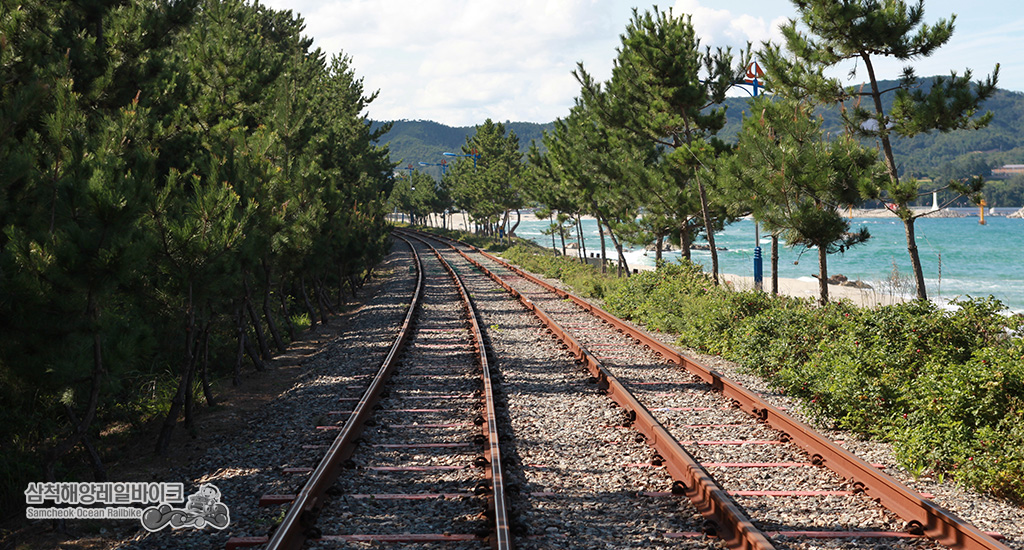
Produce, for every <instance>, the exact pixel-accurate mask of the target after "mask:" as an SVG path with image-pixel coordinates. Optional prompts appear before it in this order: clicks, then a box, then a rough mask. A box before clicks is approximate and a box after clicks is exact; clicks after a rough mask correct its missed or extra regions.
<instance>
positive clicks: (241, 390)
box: [0, 273, 382, 550]
mask: <svg viewBox="0 0 1024 550" xmlns="http://www.w3.org/2000/svg"><path fill="white" fill-rule="evenodd" d="M375 275H377V276H375V277H374V278H372V279H371V280H370V282H368V283H367V284H366V285H364V286H363V287H362V288H361V289H359V291H358V293H357V297H356V298H355V300H354V301H351V302H349V303H348V304H347V305H346V307H345V311H344V312H342V313H339V314H338V315H336V316H334V317H333V318H331V319H330V320H329V322H328V324H327V325H317V327H316V328H313V329H310V330H307V331H306V332H305V333H303V334H301V335H300V336H299V338H298V340H296V341H295V342H292V344H291V345H290V346H289V347H288V350H287V351H286V352H285V353H284V354H281V355H278V356H276V357H275V358H274V359H273V360H272V361H268V362H267V367H268V368H267V369H266V370H265V371H263V372H255V371H252V370H250V371H246V372H245V373H244V374H245V375H244V377H243V379H242V383H241V384H240V385H239V386H237V387H235V386H232V385H231V383H230V381H222V383H221V384H220V385H219V389H218V391H217V392H216V394H215V396H214V399H215V400H216V405H215V406H213V407H205V406H199V407H197V408H196V421H195V428H196V429H195V430H193V431H192V433H191V434H190V433H188V431H187V430H185V428H184V427H183V426H182V425H181V424H180V423H179V425H178V426H177V428H176V429H175V430H174V437H173V440H172V442H171V445H170V448H171V449H174V451H173V452H172V453H169V454H168V456H163V457H160V456H156V455H155V454H154V452H153V447H154V445H155V443H156V436H157V434H158V433H159V430H160V424H161V423H162V421H163V419H162V418H161V419H158V420H157V421H154V422H153V423H152V425H150V426H147V427H146V428H145V429H144V430H139V431H138V432H137V433H134V434H131V436H130V438H129V440H128V441H127V443H126V444H125V451H124V455H125V456H122V457H121V458H120V459H119V460H117V461H116V462H113V463H111V464H107V465H106V466H107V474H108V478H109V479H110V480H111V481H164V476H165V475H166V473H167V471H168V470H169V469H170V468H171V467H172V466H175V465H179V464H183V463H188V462H190V461H193V460H195V459H197V458H199V457H200V456H202V454H203V453H204V452H205V451H206V449H207V448H208V447H209V446H211V442H212V441H215V440H217V438H218V436H221V435H224V434H228V433H234V432H238V431H240V430H243V429H245V428H246V427H247V425H248V424H247V422H248V418H250V417H251V416H252V415H251V413H252V412H253V411H256V410H257V409H259V408H260V407H262V406H263V405H264V404H266V403H268V402H269V401H271V400H272V399H274V398H275V397H277V396H278V395H280V394H281V393H283V392H285V391H286V390H288V389H289V388H291V387H292V385H293V384H294V383H295V381H296V379H297V377H298V376H300V375H301V374H302V372H303V370H304V369H303V364H304V363H305V361H306V360H307V359H308V358H310V357H312V356H313V355H315V354H316V353H317V352H318V351H320V350H321V349H322V348H323V347H324V346H326V345H327V344H328V343H329V342H331V341H333V340H335V339H336V338H337V337H338V336H339V335H340V334H342V333H343V331H344V330H345V329H346V327H347V326H348V322H349V319H350V318H351V316H352V315H353V314H354V313H356V312H357V311H359V309H360V308H361V307H362V306H363V304H364V303H365V302H366V301H367V300H368V299H369V298H370V297H372V296H373V295H374V294H375V293H376V292H377V290H378V289H379V288H380V285H381V283H382V280H381V279H380V277H379V275H380V274H378V273H375ZM88 479H89V477H87V476H86V477H85V478H84V480H88ZM138 527H139V526H138V522H137V521H134V520H132V521H128V520H123V521H122V520H118V521H96V520H71V521H68V522H67V523H66V527H65V530H64V532H60V531H59V530H58V529H57V526H56V522H55V521H49V520H34V521H31V522H30V521H29V520H26V519H24V518H14V519H11V520H7V521H5V522H3V524H2V525H0V550H37V549H38V550H43V549H59V550H109V549H112V548H117V547H118V546H119V545H120V544H121V543H122V542H123V540H124V539H125V538H126V537H129V536H131V535H132V534H134V533H136V532H138Z"/></svg>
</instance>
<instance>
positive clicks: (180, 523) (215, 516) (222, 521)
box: [140, 483, 231, 532]
mask: <svg viewBox="0 0 1024 550" xmlns="http://www.w3.org/2000/svg"><path fill="white" fill-rule="evenodd" d="M140 519H141V521H142V526H143V527H145V528H146V530H147V531H151V532H155V531H159V530H161V529H163V528H164V527H167V526H168V525H170V526H171V528H172V529H183V528H185V527H191V528H193V529H202V528H204V527H206V526H210V527H213V528H214V529H224V528H225V527H227V526H228V523H229V522H230V521H231V514H230V511H229V510H228V507H227V506H226V505H225V504H224V503H222V502H221V501H220V489H218V488H217V486H216V485H213V484H211V483H204V484H202V485H200V486H199V490H198V491H196V492H195V493H194V494H191V495H189V497H188V504H186V505H185V508H183V509H179V508H174V507H173V506H171V505H170V504H168V503H167V502H163V503H161V504H160V505H159V506H151V507H149V508H146V510H145V511H143V512H142V518H140Z"/></svg>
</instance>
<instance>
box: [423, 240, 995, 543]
mask: <svg viewBox="0 0 1024 550" xmlns="http://www.w3.org/2000/svg"><path fill="white" fill-rule="evenodd" d="M432 237H436V236H433V235H432ZM439 240H442V241H448V244H449V246H451V247H452V248H453V249H455V250H456V251H458V252H459V253H460V254H462V255H463V256H465V257H466V258H467V259H468V255H466V254H465V252H463V251H462V250H459V249H458V248H457V247H456V246H455V243H456V242H457V241H451V240H450V239H445V238H439ZM458 244H460V245H462V246H465V247H468V248H470V249H472V250H474V251H475V252H477V253H479V254H480V255H482V256H484V257H485V258H488V259H490V260H491V261H494V262H496V263H498V264H499V265H501V266H503V267H505V268H507V269H509V270H511V271H512V272H514V273H516V274H517V275H519V276H520V277H523V278H524V279H526V280H528V281H530V282H532V283H534V284H537V285H540V286H542V287H544V288H546V289H547V290H549V291H551V292H554V293H555V294H556V295H558V296H559V297H560V298H563V299H569V300H572V301H573V302H574V303H576V305H578V306H579V307H581V308H583V309H584V310H586V311H588V312H590V313H592V314H593V315H595V316H597V317H598V318H600V319H602V320H604V321H605V322H607V323H609V324H611V325H612V326H614V327H615V328H616V330H619V331H621V332H623V333H626V334H628V335H629V336H631V337H633V338H634V339H636V340H639V341H640V342H641V343H642V344H644V345H645V346H648V347H650V348H651V349H652V350H654V351H655V353H658V354H660V355H661V356H662V357H664V358H665V359H666V360H667V361H669V362H671V363H675V364H677V365H679V366H681V367H683V368H684V369H685V370H687V371H688V372H690V373H692V374H694V375H696V376H698V377H700V378H701V379H702V380H704V381H705V382H707V383H708V384H710V385H711V386H712V387H713V388H714V389H716V390H718V391H720V392H721V393H722V394H723V395H725V396H726V397H729V398H731V399H733V400H734V401H735V402H736V403H737V404H738V406H739V407H740V408H741V409H742V410H743V411H744V412H747V413H749V414H751V415H752V416H754V417H755V418H758V419H760V420H761V421H763V422H765V423H766V424H768V425H769V426H771V427H772V428H775V429H776V430H779V431H781V432H782V433H783V434H784V435H785V436H787V437H788V438H789V439H790V441H792V442H793V443H795V444H796V445H798V446H799V447H801V448H802V449H803V450H804V451H806V452H807V453H808V454H809V455H811V457H812V462H814V463H815V464H820V465H823V466H825V467H827V468H829V469H830V470H832V471H833V472H835V473H836V474H838V475H840V476H843V477H844V478H846V479H849V480H850V481H852V482H853V484H854V487H856V488H857V490H858V491H863V492H864V493H866V494H867V495H868V496H870V497H872V498H875V499H877V500H878V502H879V503H880V504H882V505H883V506H885V507H886V508H888V509H889V510H891V511H892V512H894V513H895V514H896V515H898V516H900V518H902V519H903V520H904V521H906V522H907V523H908V525H909V529H908V530H909V531H910V532H913V533H917V534H923V535H925V536H927V537H928V538H930V539H932V540H935V541H936V542H939V543H941V544H944V545H946V546H950V547H952V548H958V549H964V550H1009V547H1008V546H1006V545H1004V544H1002V543H1000V542H999V541H997V540H995V539H994V538H992V537H991V536H989V535H987V534H986V533H984V532H982V531H981V530H980V529H978V528H977V527H975V526H974V525H973V524H971V523H969V522H967V521H965V520H963V519H961V518H960V517H958V516H956V515H955V514H953V513H952V512H950V511H948V510H946V509H945V508H942V507H941V506H939V505H937V504H935V503H934V502H931V501H930V500H927V499H924V498H922V497H921V496H920V495H919V494H918V493H916V492H914V491H912V490H911V489H909V488H908V487H906V486H905V485H903V484H902V483H900V482H899V481H898V480H896V479H895V478H893V477H892V476H890V475H888V474H886V473H885V472H881V471H879V470H878V469H877V468H874V467H873V466H872V465H871V464H869V463H867V462H865V461H864V460H862V459H860V458H858V457H857V456H855V455H853V454H852V453H850V452H849V451H847V450H846V449H843V448H841V447H839V446H838V445H836V444H834V443H832V442H831V441H829V440H828V439H825V438H824V437H822V436H821V435H820V434H819V433H817V432H816V431H815V430H814V429H813V428H812V427H810V426H809V425H807V424H805V423H803V422H801V421H799V420H797V419H795V418H793V417H792V416H790V415H788V414H786V413H785V412H783V411H781V410H779V409H777V408H776V407H774V406H772V405H770V404H768V403H767V402H765V401H764V400H762V399H761V398H760V397H758V396H757V395H755V394H754V393H752V392H750V391H749V390H747V389H746V388H743V387H742V386H740V385H739V384H737V383H735V382H733V381H731V380H729V379H728V378H726V377H725V376H723V375H722V374H721V373H719V372H717V371H714V370H711V369H709V368H707V367H705V366H704V365H702V364H700V363H698V362H697V361H695V360H693V359H691V358H690V357H687V356H685V355H683V354H681V353H679V352H678V351H676V350H674V349H672V348H670V347H668V346H667V345H665V344H662V343H661V342H659V341H658V340H655V339H654V338H651V337H650V336H648V335H647V334H644V333H643V332H641V331H639V330H636V329H634V328H633V327H631V326H630V325H628V324H627V323H626V322H624V321H622V320H621V319H619V318H617V317H615V316H613V315H612V314H610V313H608V312H606V311H604V310H603V309H601V308H599V307H597V306H595V305H593V304H591V303H589V302H587V301H586V300H583V299H582V298H579V297H577V296H575V295H573V294H572V293H569V292H566V291H564V290H562V289H559V288H556V287H554V286H552V285H550V284H548V283H547V282H545V281H542V280H540V279H538V278H537V277H534V276H533V275H532V274H530V273H527V272H526V271H523V270H522V269H519V268H518V267H516V266H513V265H512V264H510V263H508V262H506V261H504V260H502V259H501V258H498V257H496V256H494V255H492V254H489V253H487V252H485V251H483V250H480V249H479V248H477V247H475V246H472V245H469V244H466V243H458ZM509 288H511V287H509Z"/></svg>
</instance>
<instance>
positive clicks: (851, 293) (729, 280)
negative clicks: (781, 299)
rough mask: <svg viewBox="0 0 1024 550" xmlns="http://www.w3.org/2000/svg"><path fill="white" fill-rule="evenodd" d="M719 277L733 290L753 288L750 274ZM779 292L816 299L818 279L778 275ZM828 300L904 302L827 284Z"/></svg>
mask: <svg viewBox="0 0 1024 550" xmlns="http://www.w3.org/2000/svg"><path fill="white" fill-rule="evenodd" d="M719 277H720V278H721V280H722V281H723V283H724V284H726V285H729V286H730V287H732V288H733V289H735V290H751V289H753V288H754V278H753V277H752V276H745V275H735V274H733V273H720V274H719ZM771 287H772V280H771V277H765V278H764V281H762V289H763V291H764V292H771ZM779 294H783V295H786V296H792V297H794V298H811V299H814V300H817V299H818V281H803V280H800V279H789V278H786V277H779ZM828 299H829V301H838V300H842V299H846V300H850V301H851V302H853V303H854V304H856V305H858V306H860V307H866V308H873V307H878V306H891V305H894V304H898V303H901V302H905V301H906V298H904V297H903V296H898V295H894V294H891V293H887V292H885V291H882V290H879V289H877V288H857V287H852V286H841V285H829V286H828Z"/></svg>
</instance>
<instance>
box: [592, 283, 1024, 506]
mask: <svg viewBox="0 0 1024 550" xmlns="http://www.w3.org/2000/svg"><path fill="white" fill-rule="evenodd" d="M605 303H606V305H607V306H608V308H609V310H610V311H612V312H613V313H616V314H617V315H619V316H622V317H625V318H627V319H630V320H632V321H634V322H637V323H642V324H644V325H646V326H647V327H648V328H650V329H654V330H661V331H666V332H671V333H673V334H677V335H678V336H679V343H680V344H681V345H684V346H688V347H691V348H694V349H697V350H699V351H702V352H708V353H719V354H722V355H723V356H725V357H726V358H729V359H732V360H735V361H738V362H740V363H741V364H743V365H745V367H746V368H748V369H750V370H751V371H753V372H755V373H756V374H758V375H760V376H762V377H764V378H765V379H766V380H768V381H769V382H770V383H771V384H772V385H774V386H775V387H777V388H778V389H779V391H781V392H783V393H785V394H788V395H792V396H794V397H798V398H801V399H803V400H804V403H805V406H806V408H807V411H808V412H809V413H811V414H812V415H813V416H815V417H817V418H818V419H819V420H821V421H824V422H828V423H832V424H834V425H836V426H838V427H841V428H845V429H849V430H853V431H855V432H858V433H861V434H867V435H873V436H876V437H880V438H883V439H886V440H889V441H892V442H893V444H894V447H895V450H896V454H897V458H898V459H899V460H900V462H901V463H902V464H903V465H904V466H905V467H907V468H908V469H909V470H910V471H913V472H918V473H919V474H920V473H929V474H932V475H952V476H953V477H954V478H955V479H956V480H957V481H959V482H961V483H963V484H965V485H967V486H970V487H973V488H976V489H979V490H982V491H986V492H990V493H993V494H995V495H997V496H1000V497H1003V498H1008V499H1011V500H1014V501H1016V502H1022V501H1024V477H1022V471H1024V470H1021V465H1022V464H1024V452H1022V451H1021V443H1022V442H1024V440H1022V437H1024V340H1022V339H1021V338H1020V333H1021V332H1020V331H1021V330H1022V328H1024V317H1021V316H1006V315H1004V314H1003V309H1004V308H1003V306H1002V304H1001V303H999V302H998V300H995V299H992V298H988V299H968V300H965V301H963V302H959V303H956V304H955V306H956V309H955V310H954V311H944V310H942V309H940V308H938V307H937V306H935V305H934V304H931V303H929V302H920V301H915V302H908V303H901V304H896V305H892V306H886V307H878V308H875V309H866V308H859V307H856V306H854V305H852V304H851V303H849V302H839V303H830V304H828V305H827V306H824V307H821V306H815V305H814V304H813V303H812V302H810V301H809V300H797V299H792V298H785V297H771V296H769V295H767V294H763V293H757V292H731V291H728V290H725V289H718V288H714V287H711V285H709V284H708V278H707V275H706V274H704V273H703V272H702V271H701V270H700V269H699V267H694V266H692V265H665V266H661V267H660V268H659V269H658V270H657V271H654V272H645V273H642V274H639V275H637V276H634V277H630V278H629V279H627V280H626V281H625V282H624V283H623V284H622V285H621V286H620V287H619V289H618V290H617V291H615V292H613V293H611V294H609V295H608V296H607V298H606V301H605ZM1011 334H1016V336H1010V335H1011Z"/></svg>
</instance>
